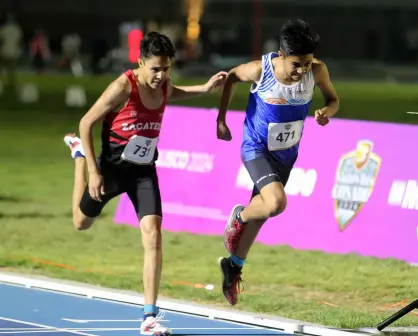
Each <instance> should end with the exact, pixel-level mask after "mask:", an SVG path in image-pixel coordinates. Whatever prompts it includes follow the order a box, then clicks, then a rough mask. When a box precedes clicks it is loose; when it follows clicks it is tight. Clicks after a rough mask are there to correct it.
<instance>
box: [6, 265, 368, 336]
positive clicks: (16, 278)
mask: <svg viewBox="0 0 418 336" xmlns="http://www.w3.org/2000/svg"><path fill="white" fill-rule="evenodd" d="M0 282H3V283H9V284H14V285H21V286H25V287H27V288H39V289H45V290H50V291H56V292H61V293H66V294H73V295H74V294H75V295H79V296H84V297H91V298H93V299H103V300H108V301H113V302H118V303H125V304H134V305H141V306H143V305H144V300H143V298H142V297H139V296H135V295H131V294H124V293H115V292H112V291H111V290H109V289H93V288H89V287H85V286H82V285H68V284H62V283H58V282H54V281H53V280H52V279H49V280H39V279H34V278H27V277H24V276H22V275H10V274H7V273H1V272H0ZM158 305H159V307H160V310H165V311H172V312H176V313H181V314H186V315H189V316H196V317H202V318H213V319H218V320H222V321H227V322H229V323H235V324H241V325H243V324H244V325H254V326H258V327H264V328H271V329H276V330H282V331H284V332H286V333H290V334H294V333H296V332H297V333H300V334H310V335H312V336H364V334H363V333H360V332H356V331H355V330H353V331H343V330H338V329H334V328H329V327H326V326H310V325H304V324H299V323H293V322H283V321H277V320H273V319H267V318H259V317H255V316H251V315H248V314H245V313H240V312H232V311H228V310H222V309H215V308H205V307H196V306H193V305H190V304H187V303H177V302H172V301H164V300H159V302H158Z"/></svg>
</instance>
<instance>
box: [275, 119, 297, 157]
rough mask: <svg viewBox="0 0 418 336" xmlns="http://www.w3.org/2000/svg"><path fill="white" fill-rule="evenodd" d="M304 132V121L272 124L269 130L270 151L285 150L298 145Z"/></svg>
mask: <svg viewBox="0 0 418 336" xmlns="http://www.w3.org/2000/svg"><path fill="white" fill-rule="evenodd" d="M302 130H303V120H297V121H290V122H284V123H270V124H269V128H268V148H269V150H271V151H276V150H284V149H288V148H291V147H293V146H295V145H297V144H298V143H299V141H300V138H301V136H302Z"/></svg>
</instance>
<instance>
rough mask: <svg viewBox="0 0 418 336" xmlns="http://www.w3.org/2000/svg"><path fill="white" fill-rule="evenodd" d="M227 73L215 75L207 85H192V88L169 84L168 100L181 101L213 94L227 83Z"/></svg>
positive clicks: (222, 72)
mask: <svg viewBox="0 0 418 336" xmlns="http://www.w3.org/2000/svg"><path fill="white" fill-rule="evenodd" d="M226 75H227V73H226V72H224V71H221V72H218V73H217V74H215V75H213V76H212V77H211V78H210V79H209V80H208V82H207V83H205V84H202V85H191V86H177V85H172V84H171V83H170V82H169V84H168V93H167V95H168V99H169V100H170V101H173V100H181V99H188V98H195V97H198V96H201V95H203V94H206V93H210V92H212V90H213V89H216V88H217V87H219V86H220V85H222V84H223V82H224V81H225V77H226Z"/></svg>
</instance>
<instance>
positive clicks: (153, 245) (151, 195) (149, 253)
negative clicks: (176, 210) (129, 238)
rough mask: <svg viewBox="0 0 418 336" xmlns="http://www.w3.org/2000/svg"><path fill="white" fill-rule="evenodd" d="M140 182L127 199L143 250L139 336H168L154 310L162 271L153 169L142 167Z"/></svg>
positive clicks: (159, 217)
mask: <svg viewBox="0 0 418 336" xmlns="http://www.w3.org/2000/svg"><path fill="white" fill-rule="evenodd" d="M141 169H143V170H144V176H145V177H144V178H142V179H141V180H140V181H139V182H138V184H137V186H136V187H135V188H131V189H129V190H128V192H127V193H128V196H129V198H130V199H131V201H132V204H133V205H134V207H135V210H136V213H137V215H138V219H139V222H140V228H141V234H142V245H143V248H144V265H143V281H144V301H145V302H144V317H143V323H142V324H141V333H142V334H144V335H155V334H158V333H161V334H165V335H167V334H171V330H170V329H168V328H166V327H165V326H163V325H162V324H161V323H160V320H161V318H162V317H163V315H162V314H159V307H158V306H157V299H158V292H159V288H160V280H161V271H162V262H163V254H162V234H161V225H162V209H161V195H160V188H159V184H158V176H157V171H156V167H155V166H151V167H143V168H142V167H141Z"/></svg>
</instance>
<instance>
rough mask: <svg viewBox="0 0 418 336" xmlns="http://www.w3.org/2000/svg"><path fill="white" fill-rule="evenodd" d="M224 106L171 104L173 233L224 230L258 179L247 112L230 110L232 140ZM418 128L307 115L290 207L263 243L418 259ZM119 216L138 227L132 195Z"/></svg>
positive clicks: (165, 187) (162, 164) (169, 212)
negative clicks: (221, 129)
mask: <svg viewBox="0 0 418 336" xmlns="http://www.w3.org/2000/svg"><path fill="white" fill-rule="evenodd" d="M216 115H217V111H216V110H210V109H198V108H186V107H173V106H170V107H168V108H167V110H166V113H165V116H164V126H163V128H162V133H161V137H160V142H159V151H160V158H159V160H158V164H157V165H158V173H159V179H160V187H161V194H162V199H163V212H164V223H163V227H164V229H165V230H168V231H177V232H178V231H186V232H190V233H197V234H205V235H221V234H222V233H223V229H224V227H225V224H226V220H227V218H228V216H229V213H230V211H231V208H232V207H233V206H234V205H235V204H238V203H240V204H244V205H246V204H248V201H249V198H250V195H251V190H252V187H253V183H252V181H251V179H250V177H249V176H248V173H247V171H246V170H245V168H244V166H243V165H242V163H241V159H240V145H241V139H242V129H243V127H242V124H243V120H244V113H242V112H229V113H228V115H227V121H228V126H229V127H230V129H231V132H232V137H233V139H232V141H231V142H225V141H220V140H217V138H216V124H215V120H216ZM417 152H418V127H417V126H412V125H396V124H386V123H376V122H361V121H349V120H341V119H340V120H338V119H333V120H332V121H331V122H330V124H328V125H327V126H326V127H320V126H319V125H317V124H316V123H315V121H314V120H313V118H308V119H307V120H306V123H305V129H304V136H303V138H302V142H301V145H300V154H299V158H298V160H297V162H296V165H295V168H294V169H293V171H292V174H291V176H290V179H289V182H288V184H287V186H286V192H287V195H288V206H287V209H286V211H285V212H284V213H283V214H282V215H280V216H278V217H275V218H271V219H270V220H269V221H268V222H267V223H266V224H265V226H264V227H263V228H262V230H261V232H260V234H259V236H258V239H257V241H258V242H261V243H264V244H269V245H276V244H281V245H288V246H291V247H293V248H296V249H309V250H321V251H324V252H329V253H357V254H360V255H364V256H374V257H379V258H396V259H400V260H404V261H406V262H409V263H418V238H417V236H418V232H417V226H418V211H417V210H418V170H417V168H416V167H417V166H418V159H417V155H416V153H417ZM114 219H115V222H116V223H119V224H129V225H133V226H137V225H138V220H137V218H136V214H135V212H134V210H133V207H132V205H131V203H130V201H129V199H128V198H127V196H126V195H122V196H121V198H120V201H119V205H118V208H117V211H116V214H115V218H114Z"/></svg>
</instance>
